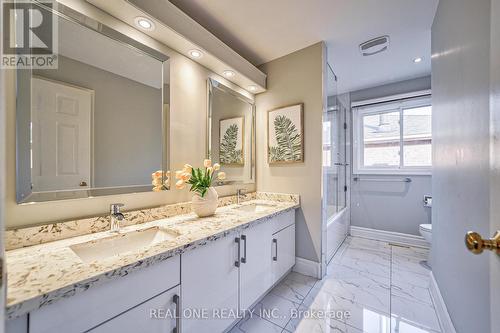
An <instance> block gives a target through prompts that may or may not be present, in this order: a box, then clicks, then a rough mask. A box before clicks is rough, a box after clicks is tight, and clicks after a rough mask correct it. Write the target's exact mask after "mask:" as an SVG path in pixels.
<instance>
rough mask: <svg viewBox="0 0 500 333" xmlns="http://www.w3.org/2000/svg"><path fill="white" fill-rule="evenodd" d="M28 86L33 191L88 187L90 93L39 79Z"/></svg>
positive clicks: (91, 105)
mask: <svg viewBox="0 0 500 333" xmlns="http://www.w3.org/2000/svg"><path fill="white" fill-rule="evenodd" d="M31 84H32V86H31V89H32V95H31V96H32V99H31V110H32V111H31V112H32V143H31V145H32V146H31V149H32V161H33V165H32V168H33V170H32V182H33V191H34V192H40V191H55V190H74V189H82V188H88V187H90V186H91V185H92V184H91V183H92V180H91V153H92V151H91V117H92V107H93V92H92V91H91V90H87V89H82V88H77V87H74V86H69V85H65V84H63V83H58V82H55V81H49V80H44V79H41V78H33V79H32V81H31Z"/></svg>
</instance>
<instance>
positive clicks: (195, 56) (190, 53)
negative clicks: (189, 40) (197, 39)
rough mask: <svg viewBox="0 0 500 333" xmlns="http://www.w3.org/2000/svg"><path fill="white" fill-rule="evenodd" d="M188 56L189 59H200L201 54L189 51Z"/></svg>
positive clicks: (198, 51)
mask: <svg viewBox="0 0 500 333" xmlns="http://www.w3.org/2000/svg"><path fill="white" fill-rule="evenodd" d="M189 55H190V56H191V58H201V56H202V55H203V53H202V52H201V51H200V50H191V51H189Z"/></svg>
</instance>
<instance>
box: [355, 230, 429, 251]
mask: <svg viewBox="0 0 500 333" xmlns="http://www.w3.org/2000/svg"><path fill="white" fill-rule="evenodd" d="M350 234H351V236H354V237H361V238H368V239H375V240H379V241H383V242H388V243H394V244H400V245H407V246H416V247H423V248H429V243H427V241H426V240H425V239H424V237H422V236H415V235H410V234H402V233H399V232H393V231H385V230H378V229H370V228H363V227H356V226H351V231H350Z"/></svg>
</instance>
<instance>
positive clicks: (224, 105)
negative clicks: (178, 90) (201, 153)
mask: <svg viewBox="0 0 500 333" xmlns="http://www.w3.org/2000/svg"><path fill="white" fill-rule="evenodd" d="M208 101H209V107H208V138H207V143H208V147H207V156H208V157H209V158H211V159H212V161H214V162H216V163H219V164H220V165H221V170H222V171H224V172H225V173H226V180H224V181H219V182H218V184H217V185H219V186H220V185H229V184H238V183H254V182H255V105H254V102H253V101H252V100H251V99H249V98H247V97H246V96H244V95H242V94H240V93H238V92H236V91H234V90H232V89H231V88H229V87H227V86H225V85H223V84H221V83H220V82H218V81H216V80H213V79H209V80H208Z"/></svg>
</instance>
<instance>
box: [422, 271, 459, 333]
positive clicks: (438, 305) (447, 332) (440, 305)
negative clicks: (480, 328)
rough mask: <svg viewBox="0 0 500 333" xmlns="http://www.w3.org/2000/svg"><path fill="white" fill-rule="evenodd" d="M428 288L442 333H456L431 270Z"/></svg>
mask: <svg viewBox="0 0 500 333" xmlns="http://www.w3.org/2000/svg"><path fill="white" fill-rule="evenodd" d="M429 289H430V292H431V297H432V302H433V303H434V308H435V309H436V313H437V316H438V319H439V323H440V324H441V329H442V330H443V332H444V333H456V332H457V331H456V330H455V327H454V326H453V322H452V321H451V317H450V314H449V313H448V309H447V308H446V304H445V303H444V299H443V296H442V295H441V292H440V291H439V286H438V284H437V281H436V279H435V278H434V274H432V272H431V283H430V288H429Z"/></svg>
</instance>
